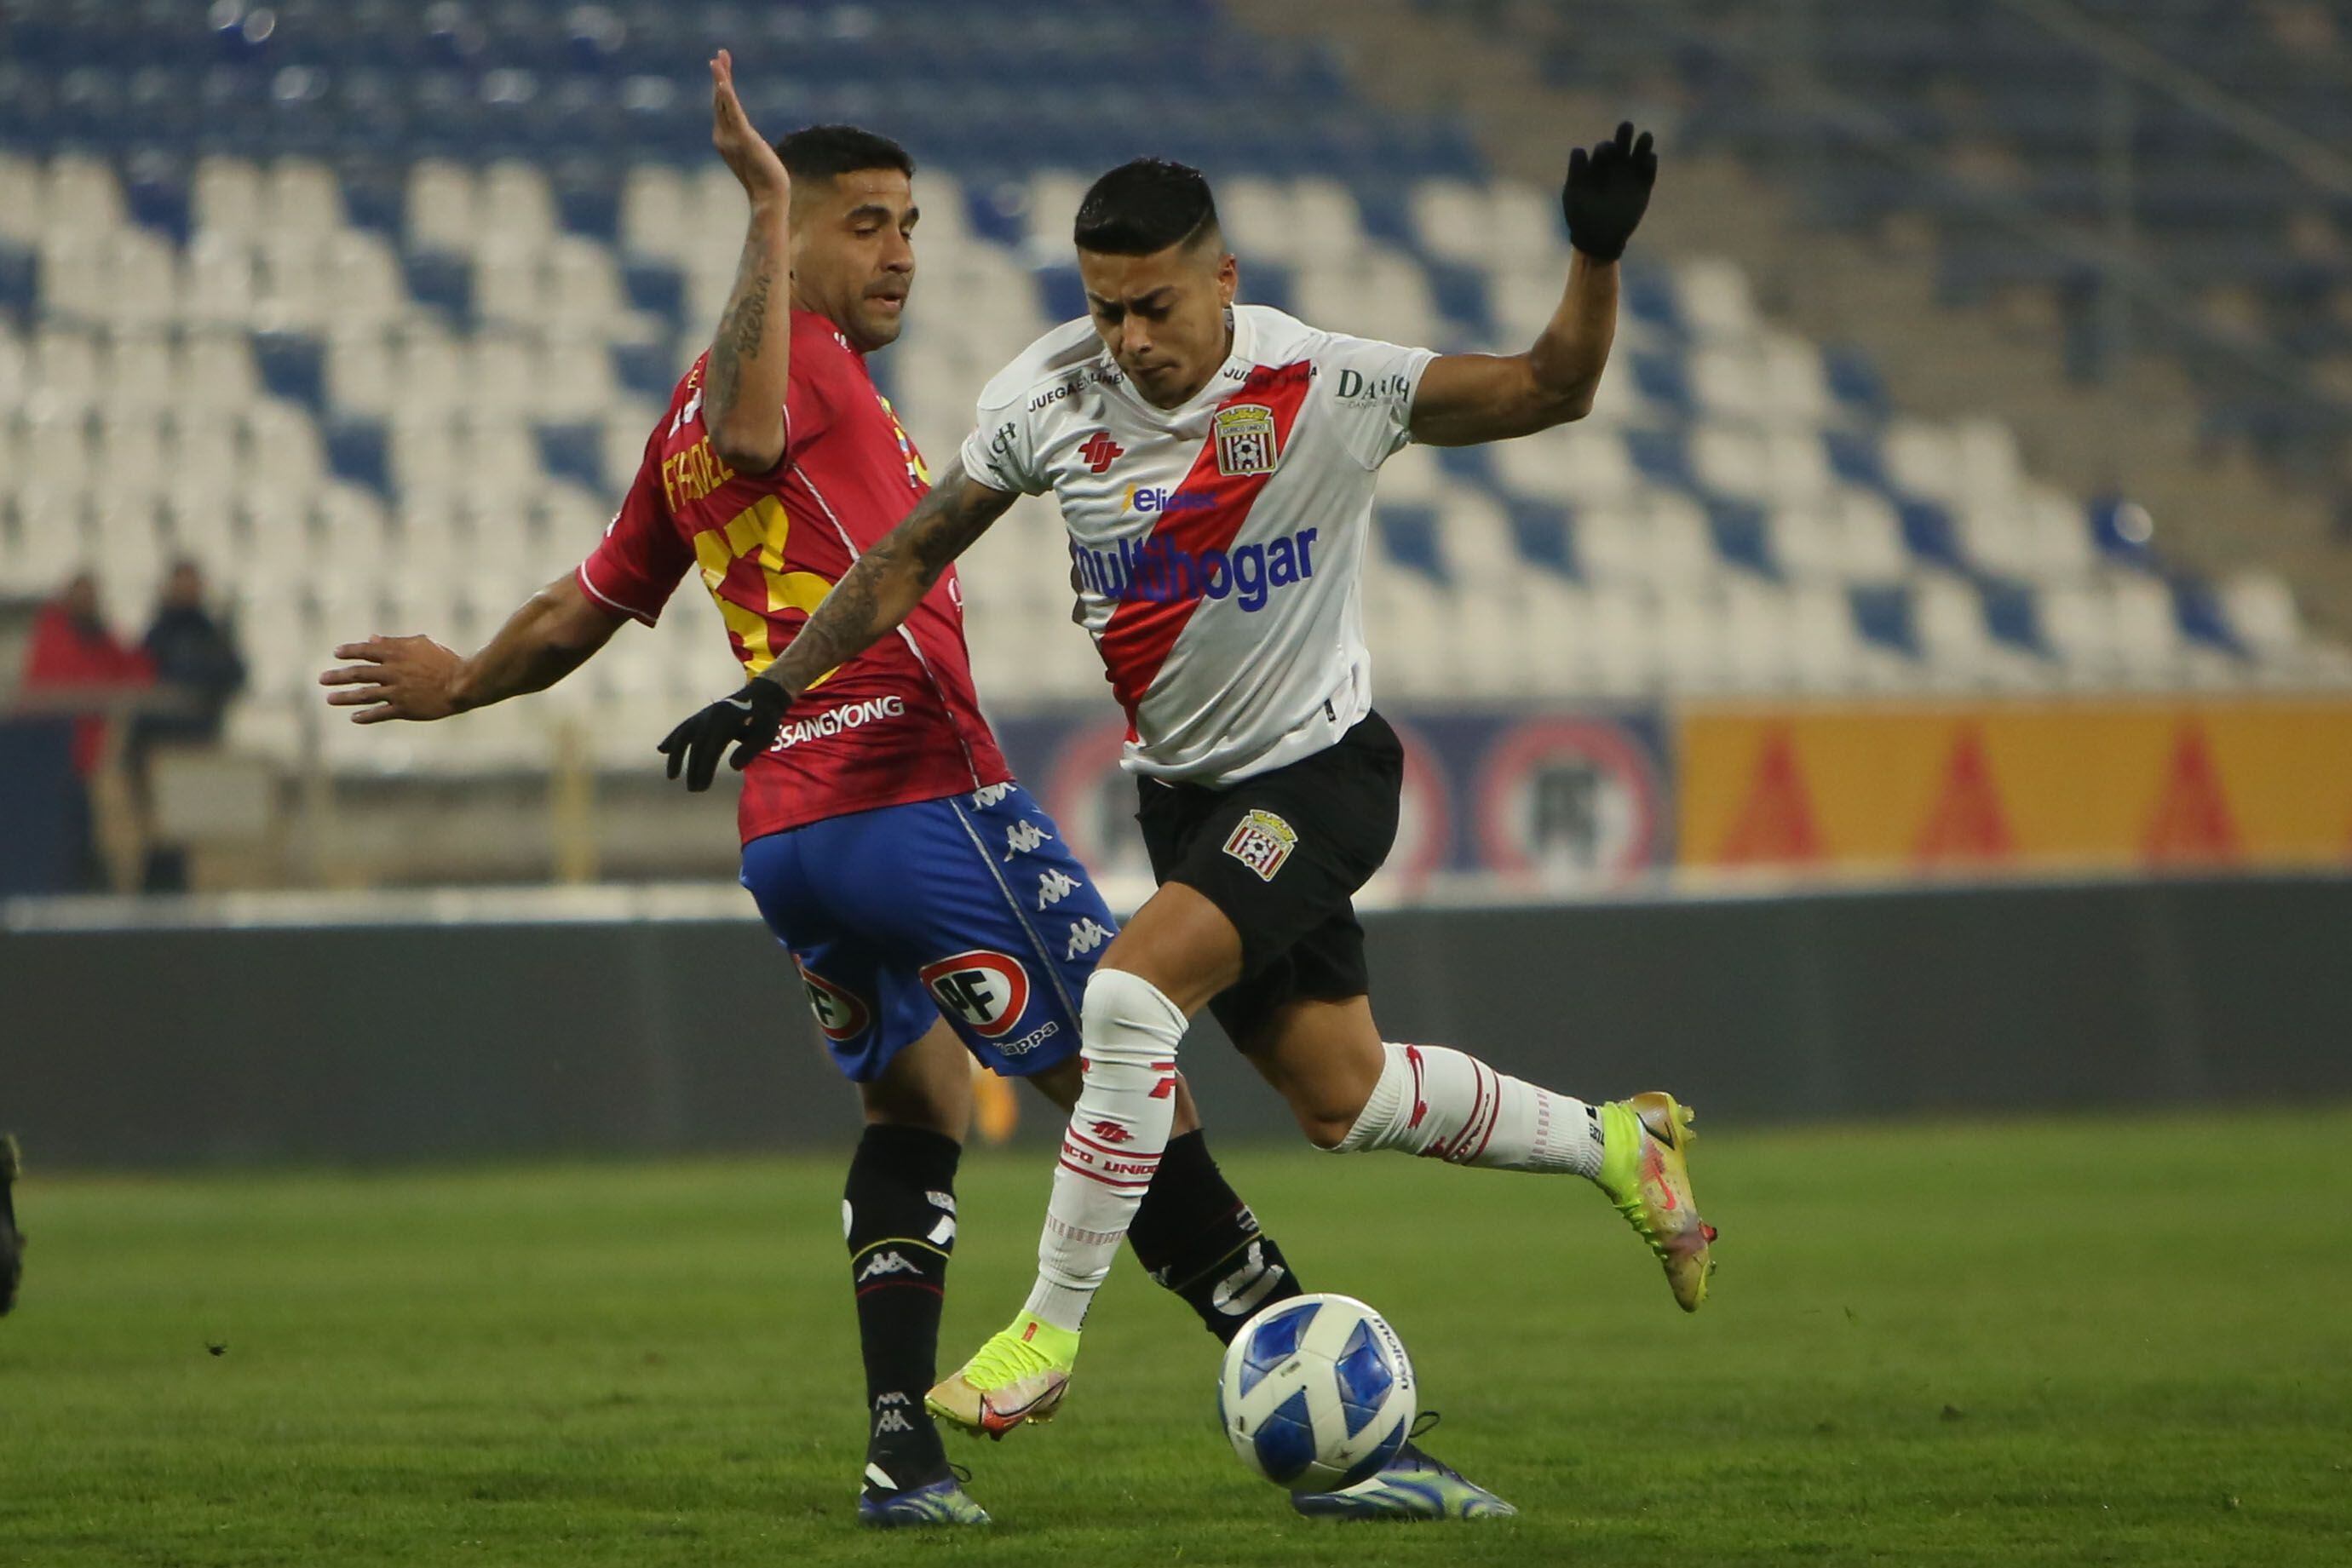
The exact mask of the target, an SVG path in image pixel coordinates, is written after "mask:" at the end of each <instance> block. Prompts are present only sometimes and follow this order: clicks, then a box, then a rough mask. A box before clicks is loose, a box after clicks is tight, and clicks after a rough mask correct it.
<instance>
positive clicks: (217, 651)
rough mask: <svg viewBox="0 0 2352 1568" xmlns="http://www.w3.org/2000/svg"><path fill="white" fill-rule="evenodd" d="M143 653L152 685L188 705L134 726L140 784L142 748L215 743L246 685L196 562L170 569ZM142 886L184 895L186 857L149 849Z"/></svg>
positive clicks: (160, 847)
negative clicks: (235, 698)
mask: <svg viewBox="0 0 2352 1568" xmlns="http://www.w3.org/2000/svg"><path fill="white" fill-rule="evenodd" d="M144 646H145V648H146V651H147V657H148V659H149V660H150V661H151V662H152V664H153V665H154V667H155V678H156V679H157V680H158V681H159V682H161V683H162V684H163V685H164V686H165V687H166V688H168V689H170V690H171V692H172V693H173V695H175V696H177V697H179V698H181V699H182V700H183V701H184V703H185V704H186V705H187V706H184V707H179V708H174V709H172V710H169V711H165V712H161V713H152V714H148V715H145V716H142V718H141V719H140V721H139V732H138V736H137V744H136V750H137V752H138V762H139V767H140V772H141V774H142V778H143V775H144V773H145V770H146V762H147V754H148V748H149V747H152V746H153V745H155V744H156V743H157V742H159V741H160V742H162V743H163V744H165V745H167V746H168V745H183V746H209V745H211V744H212V743H213V742H215V741H217V740H218V739H220V733H221V720H222V717H223V716H224V715H225V713H226V709H227V707H228V702H229V699H230V698H231V697H233V696H235V695H236V694H237V693H238V692H239V691H240V690H242V689H243V688H244V686H245V660H244V658H243V656H241V655H240V654H239V653H237V651H236V638H235V637H234V636H233V635H232V634H231V633H230V631H229V628H228V627H227V626H226V625H225V624H224V623H223V622H221V621H220V620H219V619H218V618H217V617H215V615H214V614H213V613H212V612H211V611H209V610H207V609H205V577H204V572H203V571H202V570H200V569H199V568H198V567H197V565H196V563H195V562H194V561H192V560H185V559H183V560H178V561H174V562H173V564H172V575H171V576H170V577H169V578H168V579H166V580H164V583H163V597H162V599H161V600H159V601H157V603H156V606H155V621H154V624H152V625H151V626H149V627H148V628H147V640H146V643H144ZM140 885H141V887H142V889H144V890H145V891H146V892H149V893H184V892H185V891H186V890H187V886H188V857H187V852H185V851H184V850H182V849H179V848H177V847H176V846H173V845H169V844H154V845H151V846H150V847H149V849H148V851H147V869H146V872H145V874H144V875H143V876H142V878H141V880H140Z"/></svg>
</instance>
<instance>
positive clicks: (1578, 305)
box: [1411, 124, 1658, 446]
mask: <svg viewBox="0 0 2352 1568" xmlns="http://www.w3.org/2000/svg"><path fill="white" fill-rule="evenodd" d="M1657 178H1658V155H1657V153H1656V152H1653V151H1652V150H1651V146H1650V134H1649V132H1648V131H1643V133H1642V135H1641V138H1640V140H1638V141H1636V140H1635V139H1634V136H1633V126H1632V125H1630V124H1627V125H1620V126H1619V127H1618V128H1617V134H1616V136H1615V137H1614V138H1613V139H1612V140H1610V141H1603V142H1601V144H1600V145H1599V146H1597V147H1595V148H1593V149H1592V150H1591V152H1586V151H1585V150H1584V149H1583V148H1581V147H1580V148H1578V149H1577V150H1576V151H1575V152H1572V153H1570V155H1569V162H1568V180H1567V182H1566V183H1564V184H1563V185H1562V186H1561V187H1560V193H1559V204H1560V210H1561V211H1562V212H1563V213H1564V214H1566V215H1567V217H1568V238H1569V244H1570V245H1571V246H1574V247H1575V256H1574V257H1573V259H1572V260H1571V261H1570V264H1569V269H1568V289H1567V292H1566V293H1565V294H1563V295H1562V296H1561V298H1560V302H1559V309H1558V310H1556V311H1554V312H1553V313H1552V319H1551V322H1550V324H1549V326H1547V327H1545V329H1544V331H1543V336H1542V337H1540V338H1538V339H1537V340H1536V342H1535V346H1534V347H1533V348H1531V349H1529V350H1528V351H1527V352H1526V353H1524V354H1507V355H1506V354H1446V355H1444V356H1442V357H1440V358H1439V359H1437V360H1434V361H1432V362H1431V363H1430V366H1429V369H1428V370H1427V371H1425V372H1424V373H1423V376H1422V379H1421V387H1420V390H1419V392H1417V393H1416V394H1415V396H1414V398H1413V404H1412V425H1411V428H1412V438H1413V439H1414V440H1415V441H1421V442H1426V443H1427V444H1430V445H1432V446H1470V445H1474V444H1477V443H1479V442H1482V441H1505V440H1508V439H1509V438H1510V437H1512V436H1515V435H1530V434H1534V433H1535V432H1537V431H1538V430H1548V429H1549V428H1550V427H1551V426H1553V425H1555V424H1565V423H1568V422H1569V421H1570V420H1574V419H1582V418H1583V417H1584V416H1585V415H1586V414H1588V413H1591V412H1592V397H1593V393H1594V392H1597V391H1599V390H1600V386H1601V371H1602V370H1604V369H1605V368H1606V367H1607V366H1608V363H1609V346H1610V344H1611V342H1612V340H1614V339H1615V338H1616V335H1617V259H1618V257H1620V256H1622V255H1624V254H1625V242H1626V241H1627V240H1629V239H1631V238H1632V237H1633V230H1634V227H1635V225H1639V224H1640V223H1641V221H1642V214H1643V212H1644V211H1645V210H1647V208H1648V207H1649V204H1650V187H1651V186H1652V185H1653V184H1654V183H1656V181H1657Z"/></svg>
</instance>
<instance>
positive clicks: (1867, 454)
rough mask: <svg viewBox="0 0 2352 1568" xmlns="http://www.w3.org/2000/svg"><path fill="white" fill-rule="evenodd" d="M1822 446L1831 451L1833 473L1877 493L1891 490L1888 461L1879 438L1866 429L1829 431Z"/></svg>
mask: <svg viewBox="0 0 2352 1568" xmlns="http://www.w3.org/2000/svg"><path fill="white" fill-rule="evenodd" d="M1822 444H1823V445H1824V446H1826V447H1827V448H1828V449H1829V455H1830V472H1831V473H1832V474H1835V475H1836V476H1838V477H1839V478H1841V479H1843V480H1844V481H1846V483H1848V484H1850V485H1861V486H1866V487H1868V488H1871V489H1874V490H1884V489H1885V488H1886V487H1887V480H1886V462H1885V455H1884V454H1883V453H1882V452H1881V451H1880V449H1879V444H1878V437H1877V435H1876V434H1874V433H1873V432H1870V431H1862V430H1826V431H1823V432H1822Z"/></svg>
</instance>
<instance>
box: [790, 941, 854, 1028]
mask: <svg viewBox="0 0 2352 1568" xmlns="http://www.w3.org/2000/svg"><path fill="white" fill-rule="evenodd" d="M793 965H794V967H797V968H798V969H799V970H800V972H801V984H803V985H804V986H806V987H807V988H808V999H809V1011H811V1012H813V1013H814V1014H815V1015H816V1027H817V1028H819V1029H821V1030H824V1038H825V1039H827V1040H832V1041H834V1042H835V1044H838V1045H845V1044H847V1043H848V1042H849V1041H851V1040H856V1038H857V1037H858V1036H859V1035H861V1034H864V1033H865V1032H866V1019H867V1018H868V1017H869V1016H870V1015H869V1014H868V1013H867V1012H866V1004H865V1003H864V1002H862V1001H860V1000H858V999H857V998H856V996H854V995H852V994H851V993H849V992H847V991H845V990H843V989H842V988H840V987H839V986H836V985H835V984H834V983H833V982H832V981H831V980H828V979H825V978H824V977H821V976H819V975H817V974H816V973H815V972H814V970H812V969H811V968H810V967H808V966H807V965H806V964H803V963H802V962H801V961H800V960H799V959H798V958H795V959H793Z"/></svg>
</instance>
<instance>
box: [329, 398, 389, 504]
mask: <svg viewBox="0 0 2352 1568" xmlns="http://www.w3.org/2000/svg"><path fill="white" fill-rule="evenodd" d="M325 434H326V443H327V467H328V471H329V472H330V473H331V474H333V475H334V476H335V477H336V478H338V479H341V480H345V481H347V482H348V483H351V484H353V485H358V486H363V487H364V488H366V489H370V490H373V491H374V492H375V493H376V494H377V495H379V496H390V495H391V494H392V455H391V442H390V440H389V438H388V436H387V435H386V434H385V431H384V427H383V421H381V420H374V419H357V418H349V417H346V418H340V419H336V420H333V421H331V422H330V423H329V424H328V425H327V428H326V433H325Z"/></svg>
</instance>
